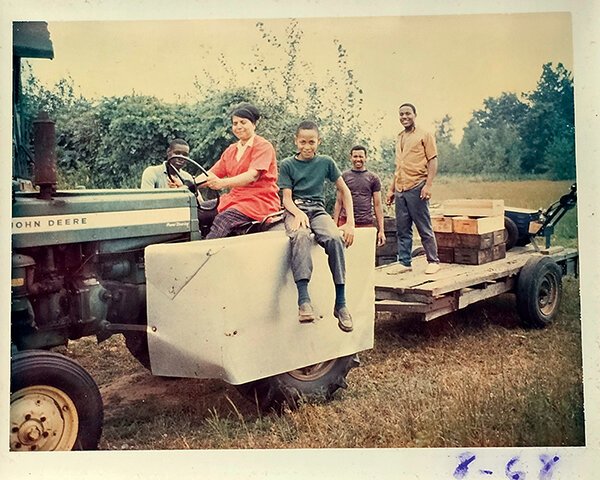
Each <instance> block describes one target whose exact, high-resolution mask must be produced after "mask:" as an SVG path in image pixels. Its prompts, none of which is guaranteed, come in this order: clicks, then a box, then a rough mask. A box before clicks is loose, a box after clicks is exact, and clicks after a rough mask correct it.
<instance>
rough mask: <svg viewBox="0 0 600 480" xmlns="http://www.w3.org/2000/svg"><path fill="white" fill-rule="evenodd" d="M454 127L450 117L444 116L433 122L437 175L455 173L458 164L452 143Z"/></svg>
mask: <svg viewBox="0 0 600 480" xmlns="http://www.w3.org/2000/svg"><path fill="white" fill-rule="evenodd" d="M453 134H454V127H452V117H451V116H450V115H448V114H446V115H444V117H443V118H442V119H441V120H437V121H435V142H436V146H437V149H438V160H439V161H438V169H439V173H441V174H444V173H449V172H452V171H456V169H457V162H458V157H457V154H458V149H457V148H456V145H455V144H454V142H453V141H452V135H453Z"/></svg>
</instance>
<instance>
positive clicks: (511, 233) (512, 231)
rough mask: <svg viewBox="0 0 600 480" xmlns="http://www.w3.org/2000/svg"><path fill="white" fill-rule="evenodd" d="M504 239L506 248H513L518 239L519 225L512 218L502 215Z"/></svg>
mask: <svg viewBox="0 0 600 480" xmlns="http://www.w3.org/2000/svg"><path fill="white" fill-rule="evenodd" d="M504 239H505V241H506V250H507V251H508V250H510V249H511V248H513V247H514V246H515V245H516V244H517V242H518V241H519V227H517V224H516V223H515V222H514V220H513V219H511V218H508V217H504Z"/></svg>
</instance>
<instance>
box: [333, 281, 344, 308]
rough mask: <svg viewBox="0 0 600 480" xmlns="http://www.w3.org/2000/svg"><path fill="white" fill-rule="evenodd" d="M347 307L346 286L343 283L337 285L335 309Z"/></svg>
mask: <svg viewBox="0 0 600 480" xmlns="http://www.w3.org/2000/svg"><path fill="white" fill-rule="evenodd" d="M345 305H346V285H345V284H343V283H336V284H335V308H340V307H343V306H345Z"/></svg>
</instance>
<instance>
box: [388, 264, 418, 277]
mask: <svg viewBox="0 0 600 480" xmlns="http://www.w3.org/2000/svg"><path fill="white" fill-rule="evenodd" d="M406 272H412V267H410V266H407V265H402V264H399V265H396V266H395V268H394V269H393V270H392V269H391V268H389V269H388V271H387V272H386V273H387V274H388V275H400V274H401V273H406Z"/></svg>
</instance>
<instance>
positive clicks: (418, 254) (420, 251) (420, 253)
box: [410, 247, 425, 258]
mask: <svg viewBox="0 0 600 480" xmlns="http://www.w3.org/2000/svg"><path fill="white" fill-rule="evenodd" d="M423 255H425V249H424V248H423V247H417V248H415V249H414V250H413V251H412V253H411V254H410V256H411V257H412V258H415V257H421V256H423Z"/></svg>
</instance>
